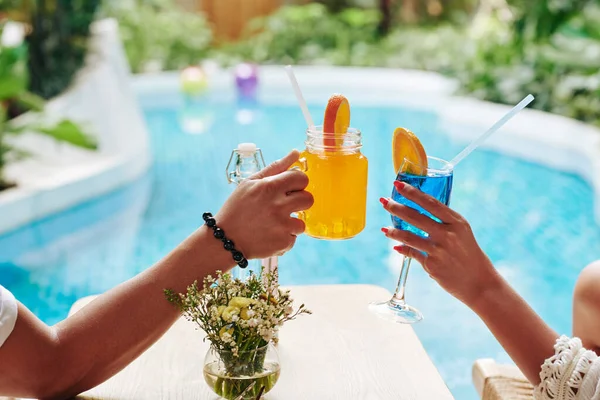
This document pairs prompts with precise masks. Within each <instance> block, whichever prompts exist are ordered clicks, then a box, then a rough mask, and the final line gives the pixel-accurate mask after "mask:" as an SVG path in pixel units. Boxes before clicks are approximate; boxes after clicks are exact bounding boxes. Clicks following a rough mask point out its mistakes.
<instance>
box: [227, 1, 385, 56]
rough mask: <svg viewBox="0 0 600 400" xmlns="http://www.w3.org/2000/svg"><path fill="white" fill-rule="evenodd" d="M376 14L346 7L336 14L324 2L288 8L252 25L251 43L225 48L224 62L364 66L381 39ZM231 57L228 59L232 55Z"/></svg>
mask: <svg viewBox="0 0 600 400" xmlns="http://www.w3.org/2000/svg"><path fill="white" fill-rule="evenodd" d="M378 22H379V14H378V13H377V11H375V10H361V9H357V8H349V9H345V10H343V11H342V12H340V13H336V14H331V13H330V12H329V11H328V10H327V8H326V7H325V6H324V5H322V4H317V3H315V4H309V5H306V6H290V7H283V8H281V9H280V10H279V11H277V12H276V13H275V14H273V15H272V16H269V17H266V18H261V19H258V20H256V21H254V22H253V23H252V24H251V27H250V31H249V32H248V35H249V39H247V40H246V41H242V42H241V43H236V44H233V45H231V46H229V47H226V48H224V49H222V50H223V51H224V53H223V54H218V55H217V56H221V57H223V56H224V58H223V59H222V61H225V62H229V63H230V62H234V61H238V60H241V59H245V60H251V61H255V62H258V63H294V64H309V63H310V64H336V65H362V64H363V63H364V62H366V61H367V60H362V56H363V54H364V53H365V50H366V49H367V48H368V47H369V46H371V45H373V44H374V43H375V42H376V40H377V37H378V36H377V25H378ZM227 56H229V57H227Z"/></svg>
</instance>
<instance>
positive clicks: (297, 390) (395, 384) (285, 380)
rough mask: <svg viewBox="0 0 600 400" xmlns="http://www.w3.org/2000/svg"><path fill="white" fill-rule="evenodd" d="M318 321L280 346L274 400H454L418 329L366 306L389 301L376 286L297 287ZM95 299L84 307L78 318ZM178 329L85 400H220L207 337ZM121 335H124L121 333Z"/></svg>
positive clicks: (289, 328)
mask: <svg viewBox="0 0 600 400" xmlns="http://www.w3.org/2000/svg"><path fill="white" fill-rule="evenodd" d="M290 289H291V290H292V297H293V298H294V299H296V301H297V303H296V304H298V305H299V304H301V303H305V304H306V305H307V307H308V308H309V309H311V310H312V311H313V312H314V314H313V315H309V316H302V317H300V318H298V319H297V320H296V321H291V322H289V323H287V325H286V326H284V327H283V329H282V330H281V332H280V343H279V346H278V350H279V354H280V357H281V377H280V379H279V382H278V383H277V385H276V386H275V388H273V390H272V391H271V392H270V393H269V394H268V395H267V396H265V398H266V399H270V400H284V399H285V400H296V399H297V400H320V399H323V400H330V399H331V400H335V399H344V400H349V399H360V400H386V399H393V400H418V399H423V400H445V399H448V400H449V399H453V397H452V395H451V394H450V391H449V390H448V388H447V387H446V385H445V384H444V381H443V380H442V378H441V377H440V375H439V373H438V371H437V370H436V368H435V367H434V365H433V363H432V362H431V360H430V359H429V357H428V356H427V353H426V352H425V350H424V349H423V346H422V345H421V343H420V342H419V339H418V338H417V336H416V335H415V333H414V331H413V329H412V328H411V327H410V326H408V325H400V324H395V323H392V322H388V321H384V320H380V319H378V318H377V317H375V316H373V315H371V314H370V313H369V311H368V310H367V304H368V303H369V302H371V301H376V300H382V299H387V298H388V297H389V296H391V295H390V293H389V292H388V291H387V290H384V289H382V288H379V287H375V286H366V285H339V286H296V287H291V288H290ZM89 301H91V298H86V299H82V300H80V301H79V302H77V303H76V304H75V305H74V306H73V309H72V312H75V311H77V310H78V309H81V308H82V307H83V306H84V305H85V304H87V303H89ZM194 328H195V327H194V325H193V324H192V323H190V322H187V321H185V320H183V319H182V320H180V321H178V322H177V323H176V324H175V325H174V326H173V327H172V328H171V329H170V330H169V332H167V334H165V336H163V338H162V339H161V340H159V341H158V342H157V343H156V344H154V346H152V347H151V348H150V349H149V350H148V351H147V352H146V353H144V354H143V355H142V356H141V357H140V358H138V359H137V360H136V361H134V362H133V363H132V364H131V365H129V366H128V367H127V368H125V369H124V370H123V371H121V373H119V374H118V375H116V376H114V377H113V378H112V379H110V380H108V381H107V382H105V383H104V384H102V385H100V386H98V387H96V388H95V389H92V390H90V391H88V392H86V393H85V394H84V395H82V396H81V398H82V399H85V398H87V399H104V400H108V399H110V400H121V399H123V400H125V399H127V400H133V399H140V400H141V399H181V400H188V399H189V400H195V399H198V400H199V399H211V400H214V399H217V396H216V395H215V394H213V393H212V392H211V391H210V390H209V389H208V386H207V385H206V383H205V382H204V378H203V377H202V367H203V360H204V355H205V354H206V352H207V350H208V344H207V343H203V342H202V338H203V332H201V331H197V330H195V329H194ZM115 329H118V327H115Z"/></svg>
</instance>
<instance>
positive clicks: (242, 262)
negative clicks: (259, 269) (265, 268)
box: [202, 212, 248, 268]
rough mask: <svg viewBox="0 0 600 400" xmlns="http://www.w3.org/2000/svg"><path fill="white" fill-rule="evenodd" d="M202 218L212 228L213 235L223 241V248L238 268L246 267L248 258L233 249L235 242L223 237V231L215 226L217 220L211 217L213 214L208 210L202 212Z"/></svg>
mask: <svg viewBox="0 0 600 400" xmlns="http://www.w3.org/2000/svg"><path fill="white" fill-rule="evenodd" d="M202 219H203V220H204V224H205V225H206V226H208V227H209V228H212V230H213V235H214V236H215V237H216V238H217V239H219V240H220V241H222V242H223V248H225V250H227V251H230V252H231V255H232V256H233V261H235V262H236V263H237V265H239V266H240V268H246V267H247V266H248V260H246V257H244V255H243V254H242V253H241V252H240V251H237V250H236V249H235V244H234V243H233V242H232V241H231V240H229V239H227V238H226V237H225V231H223V229H221V228H219V227H218V226H217V220H215V219H214V218H213V215H212V214H211V213H208V212H207V213H204V214H202Z"/></svg>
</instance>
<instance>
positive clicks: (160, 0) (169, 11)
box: [104, 0, 212, 72]
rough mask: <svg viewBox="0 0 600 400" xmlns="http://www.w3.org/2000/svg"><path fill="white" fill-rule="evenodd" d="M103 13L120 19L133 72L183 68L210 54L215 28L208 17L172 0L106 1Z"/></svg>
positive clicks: (122, 36) (123, 38)
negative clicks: (183, 7) (209, 22)
mask: <svg viewBox="0 0 600 400" xmlns="http://www.w3.org/2000/svg"><path fill="white" fill-rule="evenodd" d="M104 14H105V15H106V16H109V17H114V18H116V19H118V21H119V25H120V26H119V29H120V31H121V38H122V40H123V43H124V46H125V51H126V53H127V56H128V59H129V63H130V65H131V69H132V70H133V71H134V72H144V71H151V70H155V69H159V70H175V69H180V68H183V67H186V66H189V65H193V64H198V62H199V61H201V60H202V59H203V58H205V57H206V55H207V54H208V50H209V47H210V44H211V41H212V32H211V30H210V27H209V26H208V23H207V22H206V20H205V18H204V17H203V16H202V15H199V14H194V13H190V12H187V11H184V10H183V9H181V8H180V7H179V6H178V5H176V4H175V2H174V1H173V0H115V1H107V2H106V3H105V5H104Z"/></svg>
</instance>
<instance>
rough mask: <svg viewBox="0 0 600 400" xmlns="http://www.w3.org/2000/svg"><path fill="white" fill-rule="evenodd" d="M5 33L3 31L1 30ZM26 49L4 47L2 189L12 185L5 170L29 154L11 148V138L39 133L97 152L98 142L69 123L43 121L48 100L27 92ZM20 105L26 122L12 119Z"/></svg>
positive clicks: (0, 55)
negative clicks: (15, 106)
mask: <svg viewBox="0 0 600 400" xmlns="http://www.w3.org/2000/svg"><path fill="white" fill-rule="evenodd" d="M0 33H1V31H0ZM27 84H28V79H27V68H26V50H25V48H24V47H16V48H6V47H0V190H3V189H6V188H8V187H11V186H12V184H10V183H8V182H6V181H5V180H4V179H3V175H2V172H3V168H4V167H5V166H6V164H8V163H9V162H12V161H15V160H17V159H19V158H22V157H24V156H26V155H27V154H26V153H25V152H23V151H21V150H19V149H18V148H15V147H14V146H12V145H11V143H10V142H9V141H7V139H8V138H9V137H12V136H17V135H20V134H22V133H24V132H30V131H32V132H38V133H41V134H44V135H46V136H50V137H53V138H54V139H56V140H58V141H62V142H67V143H71V144H73V145H76V146H79V147H83V148H87V149H95V148H96V144H95V142H94V141H93V140H92V139H91V138H89V137H88V136H86V135H85V134H84V133H83V132H82V131H81V130H80V128H79V127H78V126H77V125H75V124H74V123H73V122H71V121H69V120H62V121H59V122H58V123H56V124H46V123H43V122H42V119H43V114H42V110H43V104H44V100H43V99H42V98H41V97H39V96H37V95H35V94H33V93H30V92H28V91H27ZM14 103H18V104H19V105H20V106H21V107H22V108H24V109H25V110H29V111H30V113H29V114H28V115H27V116H26V118H24V119H18V120H14V119H10V117H9V113H8V111H9V110H8V108H9V105H10V104H14Z"/></svg>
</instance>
